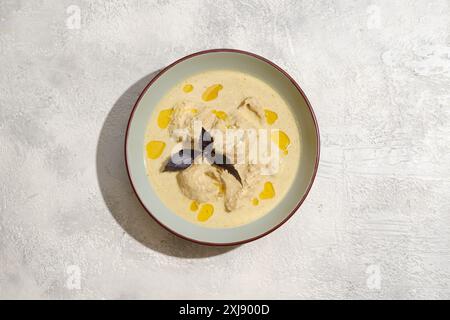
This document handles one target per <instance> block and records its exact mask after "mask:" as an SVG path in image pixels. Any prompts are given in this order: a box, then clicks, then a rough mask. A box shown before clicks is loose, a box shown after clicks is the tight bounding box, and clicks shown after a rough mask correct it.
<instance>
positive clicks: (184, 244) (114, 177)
mask: <svg viewBox="0 0 450 320" xmlns="http://www.w3.org/2000/svg"><path fill="white" fill-rule="evenodd" d="M158 72H159V70H158V71H155V72H152V73H151V74H149V75H147V76H145V77H143V78H142V79H140V80H139V81H137V82H136V83H134V84H133V85H132V86H131V87H130V88H128V89H127V90H126V91H125V92H124V93H123V94H122V95H121V96H120V97H119V99H118V100H117V101H116V102H115V103H114V105H113V107H112V109H111V110H110V112H109V113H108V115H107V117H106V119H105V121H104V123H103V126H102V129H101V131H100V135H99V138H98V144H97V154H96V169H97V179H98V184H99V187H100V191H101V194H102V197H103V200H104V201H105V204H106V206H107V207H108V209H109V211H110V213H111V215H112V216H113V217H114V219H115V220H116V221H117V223H118V224H119V225H120V226H121V227H122V228H123V230H124V232H126V233H128V234H129V235H130V236H131V237H133V238H134V239H135V240H137V241H138V242H140V243H141V244H143V245H144V246H146V247H147V248H150V249H152V250H155V251H158V252H160V253H163V254H166V255H170V256H175V257H180V258H205V257H211V256H215V255H220V254H223V253H226V252H228V251H230V250H233V249H234V248H236V247H238V246H230V247H211V246H206V245H200V244H196V243H193V242H190V241H187V240H184V239H182V238H180V237H177V236H175V235H174V234H172V233H170V232H169V231H167V230H166V229H164V228H163V227H161V226H160V225H159V224H158V223H157V222H156V221H155V220H154V219H153V218H152V217H151V216H149V214H148V213H147V211H146V210H145V209H144V208H143V207H142V205H141V203H140V202H139V200H138V199H137V196H136V194H135V193H134V191H133V189H132V187H131V184H130V181H129V179H128V175H127V171H126V167H125V155H124V143H125V131H126V128H127V124H128V119H129V117H130V113H131V110H132V109H133V106H134V104H135V102H136V100H137V99H138V97H139V95H140V93H141V92H142V90H144V88H145V87H146V85H147V84H148V83H149V82H150V81H151V80H152V79H153V78H154V77H155V76H156V75H157V74H158Z"/></svg>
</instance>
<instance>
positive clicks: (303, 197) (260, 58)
mask: <svg viewBox="0 0 450 320" xmlns="http://www.w3.org/2000/svg"><path fill="white" fill-rule="evenodd" d="M214 52H232V53H239V54H244V55H248V56H251V57H253V58H256V59H259V60H262V61H264V62H266V63H268V64H270V65H271V66H273V67H274V68H276V69H277V70H278V71H280V72H281V73H282V74H283V75H284V76H285V77H286V78H288V79H289V81H291V83H292V84H293V85H294V86H295V87H296V88H297V90H298V91H299V92H300V94H301V95H302V97H303V99H304V100H305V101H306V105H307V106H308V109H309V112H310V114H311V117H312V119H313V121H314V127H315V130H316V135H317V143H316V150H317V151H316V161H315V164H314V172H313V175H312V177H311V180H310V182H309V184H308V187H307V188H306V191H305V193H304V194H303V196H302V198H301V199H300V200H299V202H298V203H297V205H296V206H295V208H294V209H293V210H292V211H291V212H290V213H289V215H288V216H287V217H286V218H284V219H283V220H282V221H281V222H280V223H279V224H277V225H276V226H274V227H272V228H271V229H269V230H267V231H265V232H263V233H261V234H260V235H257V236H255V237H253V238H249V239H245V240H241V241H236V242H228V243H215V242H205V241H200V240H196V239H192V238H189V237H186V236H184V235H182V234H180V233H177V232H176V231H174V230H172V229H170V228H169V227H168V226H166V225H164V224H163V223H161V222H160V221H159V220H158V219H157V218H156V217H155V216H154V215H153V214H152V213H151V211H150V210H149V209H148V208H147V207H146V206H145V205H144V203H143V201H142V200H141V198H140V197H139V194H138V193H137V191H136V188H135V186H134V184H133V180H132V179H131V175H130V170H129V167H128V159H127V143H128V133H129V129H130V125H131V121H132V119H133V115H134V112H135V110H136V108H137V106H138V104H139V102H140V101H141V99H142V97H143V96H144V94H145V92H146V91H147V89H148V88H149V87H150V86H151V85H152V84H153V83H154V82H155V81H156V80H158V78H159V77H160V76H161V75H163V74H164V73H165V72H166V71H167V70H169V69H170V68H172V67H173V66H175V65H177V64H178V63H180V62H182V61H184V60H187V59H190V58H192V57H195V56H199V55H203V54H208V53H214ZM124 151H125V166H126V169H127V174H128V178H129V180H130V184H131V187H132V188H133V191H134V193H135V195H136V197H137V198H138V200H139V202H140V203H141V205H142V207H144V209H145V210H146V211H147V213H148V214H149V216H150V217H152V218H153V219H154V220H155V221H156V222H157V223H158V224H159V225H160V226H162V227H163V228H164V229H166V230H167V231H169V232H171V233H172V234H174V235H176V236H178V237H180V238H182V239H185V240H188V241H192V242H194V243H197V244H202V245H207V246H235V245H240V244H244V243H248V242H251V241H255V240H257V239H260V238H262V237H264V236H266V235H268V234H269V233H272V232H273V231H275V230H276V229H278V228H279V227H281V226H282V225H283V224H284V223H285V222H286V221H288V220H289V219H290V218H291V217H292V216H293V215H294V214H295V213H296V212H297V210H298V209H299V208H300V206H301V205H302V203H303V202H304V201H305V199H306V197H307V196H308V193H309V191H310V190H311V187H312V185H313V183H314V180H315V178H316V174H317V170H318V167H319V158H320V134H319V125H318V123H317V119H316V115H315V114H314V110H313V108H312V106H311V103H310V102H309V100H308V98H307V97H306V95H305V93H304V92H303V90H302V88H300V86H299V85H298V83H297V82H296V81H295V80H294V79H293V78H292V77H291V76H290V75H289V74H288V73H287V72H286V71H284V70H283V69H282V68H281V67H279V66H278V65H276V64H275V63H273V62H272V61H270V60H268V59H266V58H264V57H261V56H259V55H257V54H255V53H252V52H248V51H243V50H237V49H225V48H224V49H210V50H203V51H198V52H195V53H192V54H189V55H187V56H185V57H183V58H180V59H178V60H176V61H175V62H173V63H171V64H169V65H168V66H167V67H165V68H163V69H161V71H159V72H158V74H157V75H156V76H155V77H154V78H153V79H152V80H151V81H150V82H149V83H148V84H147V85H146V86H145V88H144V90H142V92H141V94H140V95H139V98H138V99H137V100H136V103H135V104H134V106H133V109H132V111H131V114H130V118H129V119H128V124H127V129H126V133H125V150H124Z"/></svg>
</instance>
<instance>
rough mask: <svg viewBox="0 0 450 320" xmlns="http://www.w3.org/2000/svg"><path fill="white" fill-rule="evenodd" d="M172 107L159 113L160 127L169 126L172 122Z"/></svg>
mask: <svg viewBox="0 0 450 320" xmlns="http://www.w3.org/2000/svg"><path fill="white" fill-rule="evenodd" d="M172 113H173V110H172V109H164V110H161V112H160V113H159V115H158V127H160V128H161V129H165V128H167V126H168V125H169V123H170V120H171V119H172Z"/></svg>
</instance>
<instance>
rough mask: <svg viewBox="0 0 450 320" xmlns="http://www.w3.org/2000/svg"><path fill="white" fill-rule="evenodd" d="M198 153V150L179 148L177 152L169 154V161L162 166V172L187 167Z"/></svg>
mask: <svg viewBox="0 0 450 320" xmlns="http://www.w3.org/2000/svg"><path fill="white" fill-rule="evenodd" d="M200 154H201V152H200V151H198V150H192V149H181V150H180V151H178V152H177V153H174V154H172V155H171V156H170V158H169V161H167V163H166V165H165V166H164V169H163V172H166V171H169V172H170V171H181V170H184V169H187V168H189V167H190V166H191V164H193V163H194V159H195V158H197V157H198V156H199V155H200Z"/></svg>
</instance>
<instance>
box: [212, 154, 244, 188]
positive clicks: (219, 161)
mask: <svg viewBox="0 0 450 320" xmlns="http://www.w3.org/2000/svg"><path fill="white" fill-rule="evenodd" d="M212 157H213V158H214V161H213V165H214V166H216V167H218V168H221V169H223V170H225V171H227V172H228V173H229V174H231V175H232V176H233V177H235V178H236V180H237V181H239V183H240V184H241V185H242V179H241V176H240V175H239V172H238V171H237V170H236V168H235V167H234V165H233V164H232V163H231V161H230V159H229V158H228V157H227V156H226V155H223V154H220V153H215V152H214V151H213V155H212ZM208 160H210V159H208Z"/></svg>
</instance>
